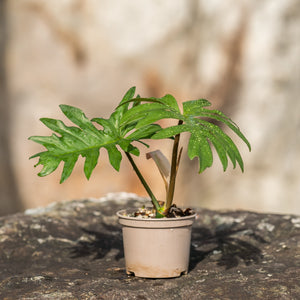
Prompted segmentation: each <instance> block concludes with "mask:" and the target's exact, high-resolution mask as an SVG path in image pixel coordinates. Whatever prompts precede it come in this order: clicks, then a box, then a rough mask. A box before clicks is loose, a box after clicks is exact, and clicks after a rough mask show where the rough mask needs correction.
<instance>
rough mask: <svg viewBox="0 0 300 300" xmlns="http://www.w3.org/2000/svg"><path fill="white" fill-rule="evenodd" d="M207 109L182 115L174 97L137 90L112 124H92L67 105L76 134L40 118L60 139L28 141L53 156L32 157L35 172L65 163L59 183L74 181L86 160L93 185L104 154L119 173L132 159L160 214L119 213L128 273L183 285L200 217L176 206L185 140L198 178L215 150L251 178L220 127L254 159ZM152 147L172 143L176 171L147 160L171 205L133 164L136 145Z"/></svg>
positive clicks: (157, 157)
mask: <svg viewBox="0 0 300 300" xmlns="http://www.w3.org/2000/svg"><path fill="white" fill-rule="evenodd" d="M208 106H210V102H209V101H207V100H205V99H198V100H192V101H186V102H183V104H182V109H180V108H179V105H178V103H177V101H176V99H175V98H174V97H173V96H171V95H165V96H164V97H162V98H154V97H151V98H142V97H140V96H139V95H138V96H136V97H135V87H132V88H130V89H129V90H128V91H127V93H126V94H125V96H124V97H123V99H122V100H121V102H120V104H119V105H118V106H117V108H116V109H115V110H114V111H113V113H112V114H111V116H110V117H109V118H108V119H105V118H93V119H91V120H89V119H88V118H87V117H86V116H85V114H84V113H83V111H82V110H80V109H79V108H75V107H72V106H69V105H60V109H61V110H62V112H63V113H64V115H65V116H66V117H67V118H68V119H69V120H70V121H72V122H73V123H74V124H75V125H76V126H66V125H65V124H64V123H63V122H62V121H61V120H56V119H50V118H41V119H40V120H41V122H42V123H44V124H45V125H46V126H47V127H48V128H50V129H51V130H53V131H54V132H55V133H53V134H52V135H51V136H32V137H30V138H29V139H30V140H32V141H34V142H37V143H39V144H42V145H43V146H44V147H45V148H46V151H44V152H40V153H37V154H35V155H33V156H31V157H30V158H35V157H39V161H38V163H37V164H36V165H35V166H37V165H43V168H42V170H41V171H40V172H39V174H38V175H39V176H46V175H48V174H50V173H52V172H53V171H55V170H56V168H57V167H58V165H59V164H60V163H61V162H64V167H63V171H62V175H61V180H60V183H62V182H64V181H65V180H66V179H67V178H68V177H69V176H70V174H71V173H72V170H73V168H74V166H75V164H76V161H77V159H78V157H79V155H81V156H82V157H84V158H85V164H84V173H85V176H86V178H87V179H89V178H90V176H91V173H92V171H93V170H94V168H95V167H96V165H97V162H98V158H99V150H100V149H101V148H105V149H106V151H107V153H108V157H109V161H110V164H111V165H112V166H113V168H114V169H115V170H117V171H119V169H120V163H121V160H122V153H121V152H123V153H124V154H125V156H126V157H127V158H128V160H129V161H130V163H131V165H132V167H133V169H134V171H135V172H136V174H137V176H138V178H139V180H140V181H141V183H142V184H143V186H144V188H145V190H146V191H147V193H148V195H149V197H150V199H151V202H152V205H153V207H152V208H141V209H140V210H138V211H126V210H123V211H121V212H118V213H117V215H118V217H119V222H120V223H121V224H122V225H123V241H124V253H125V261H126V271H127V273H134V274H135V275H136V276H140V277H152V278H163V277H177V276H180V275H181V274H182V273H187V271H188V262H189V250H190V239H191V226H192V223H193V220H194V218H195V213H194V212H193V211H192V210H190V209H184V210H183V209H179V208H177V207H176V206H175V205H174V204H173V197H174V190H175V180H176V175H177V171H178V166H179V162H180V157H181V153H182V148H180V147H179V142H180V135H181V134H182V133H184V132H188V133H189V134H190V137H189V142H188V146H187V154H188V156H189V158H190V159H193V158H195V157H198V159H199V173H202V172H203V171H204V170H205V169H206V168H209V167H210V166H211V165H212V163H213V155H212V150H211V145H213V146H214V148H215V149H216V153H217V155H218V156H219V158H220V161H221V163H222V165H223V170H224V171H225V170H226V169H227V166H228V158H229V160H230V161H231V162H232V164H233V167H236V165H237V164H238V165H239V167H240V168H241V170H242V171H243V170H244V166H243V160H242V157H241V155H240V152H239V150H238V148H237V147H236V145H235V144H234V142H233V141H232V139H231V138H230V137H229V136H228V135H227V134H226V133H225V132H224V131H223V130H222V129H221V127H220V126H219V124H221V123H223V124H225V125H227V127H229V128H230V129H231V130H232V131H233V132H234V133H235V134H237V136H238V137H240V138H241V139H242V140H243V141H244V142H245V143H246V145H247V146H248V148H249V151H251V146H250V143H249V142H248V140H247V139H246V137H245V136H244V135H243V134H242V132H241V131H240V129H239V128H238V126H237V125H236V124H235V123H234V122H233V121H232V120H231V119H230V118H228V117H227V116H225V115H224V114H223V113H222V112H220V111H218V110H210V109H208V108H207V107H208ZM162 119H171V120H175V121H176V123H175V124H173V125H171V126H168V127H165V128H162V127H161V126H160V125H159V124H157V122H158V121H160V120H162ZM148 139H172V140H173V149H172V156H171V162H170V163H169V162H168V160H167V159H166V157H165V156H164V155H163V154H162V153H161V152H160V151H159V150H156V151H152V152H149V153H148V154H147V158H152V159H153V160H154V161H155V163H156V165H157V167H158V169H159V171H160V174H161V175H162V178H163V180H164V183H165V187H166V199H165V201H162V202H161V201H159V200H158V199H156V197H155V195H154V193H153V192H152V190H151V188H150V187H149V185H148V184H147V182H146V180H145V178H144V177H143V175H142V173H141V172H140V170H139V168H138V167H137V165H136V163H135V161H134V159H133V156H139V154H140V151H139V149H138V147H137V144H139V145H143V146H146V147H149V145H148V144H146V142H145V140H148ZM152 228H154V229H152ZM175 229H176V230H175ZM168 246H169V247H171V248H168ZM175 249H176V251H174V250H175ZM146 251H148V252H146ZM172 254H174V255H175V257H172ZM152 260H153V261H152Z"/></svg>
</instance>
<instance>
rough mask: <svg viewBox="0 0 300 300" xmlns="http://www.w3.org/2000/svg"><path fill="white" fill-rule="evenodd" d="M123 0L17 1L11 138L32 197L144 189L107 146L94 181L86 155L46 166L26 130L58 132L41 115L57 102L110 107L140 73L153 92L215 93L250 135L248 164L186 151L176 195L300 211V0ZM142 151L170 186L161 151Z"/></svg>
mask: <svg viewBox="0 0 300 300" xmlns="http://www.w3.org/2000/svg"><path fill="white" fill-rule="evenodd" d="M117 2H118V4H117V5H116V3H115V2H112V1H108V0H101V1H96V0H86V1H80V0H64V1H58V0H52V1H46V0H22V1H19V0H9V1H8V9H7V15H8V37H9V41H8V45H7V70H8V75H9V77H8V79H9V90H10V101H11V104H12V111H11V114H12V116H13V124H12V126H13V127H12V130H13V134H12V136H11V145H12V149H13V153H12V154H13V158H14V170H15V174H16V176H17V180H18V185H19V188H20V193H21V195H22V198H23V201H24V204H25V206H26V207H36V206H43V205H45V204H47V203H50V202H53V201H60V200H66V199H74V198H84V197H100V196H103V195H104V194H106V193H108V192H118V191H127V192H135V193H138V194H141V195H145V193H144V191H143V189H142V187H141V186H140V184H139V183H138V182H137V180H136V177H135V174H133V172H132V171H131V168H129V169H127V167H128V163H127V162H126V160H125V158H124V161H123V162H122V167H121V171H120V173H119V174H118V173H117V172H116V171H114V170H113V169H112V168H111V167H110V166H109V165H108V162H107V157H106V154H105V153H101V157H100V159H101V163H100V164H99V165H98V167H97V168H96V170H95V171H94V173H93V175H92V177H91V179H90V181H86V179H85V178H84V175H83V171H82V165H80V164H79V166H78V167H76V169H75V171H74V174H72V176H71V177H70V178H69V179H68V180H67V182H65V183H64V184H63V185H59V183H58V181H59V176H60V171H56V172H55V173H54V174H53V175H51V176H48V177H45V178H39V177H37V176H36V173H37V172H38V170H35V169H33V165H34V163H35V162H34V161H32V160H31V161H29V160H28V157H29V156H30V155H32V154H33V153H35V152H37V151H40V150H41V147H39V145H35V144H34V143H32V142H30V141H27V138H28V136H30V135H42V134H48V133H49V134H50V131H48V130H47V129H46V128H45V127H44V126H43V125H42V124H41V123H40V122H39V121H38V119H39V118H40V117H45V116H46V117H55V118H62V114H61V113H60V112H59V108H58V105H59V104H60V103H65V104H71V105H75V106H78V107H81V108H82V109H84V111H85V112H86V114H87V115H88V116H89V117H91V118H92V117H96V116H108V114H109V113H110V111H111V110H112V109H113V108H114V107H115V106H116V105H117V103H118V101H119V100H120V98H121V97H122V95H123V94H124V93H125V91H126V90H127V89H128V88H129V87H131V86H133V85H135V86H137V90H138V93H140V94H142V95H144V96H162V95H164V94H165V93H171V94H173V95H174V96H175V97H176V98H178V99H181V100H188V99H195V98H208V99H209V100H210V101H211V102H212V103H213V106H214V107H216V108H219V109H222V110H223V111H225V112H226V113H227V114H229V115H230V116H231V117H232V118H233V119H234V120H235V121H236V122H237V123H238V124H239V125H240V128H241V130H242V131H243V132H244V133H245V135H246V136H247V137H248V138H249V140H250V142H251V144H252V147H253V151H252V152H251V153H248V152H247V149H246V147H245V146H244V145H243V144H242V143H240V141H237V142H238V144H239V145H240V150H241V152H242V154H243V157H244V162H245V173H244V174H242V173H241V172H240V171H239V170H233V171H232V170H230V171H229V172H227V173H223V171H222V168H221V166H220V163H219V162H218V160H217V159H216V163H215V165H214V167H212V168H211V169H210V170H207V171H205V172H204V173H203V174H201V175H197V162H196V161H193V162H190V161H188V159H187V158H186V157H185V158H184V159H183V164H182V165H181V168H180V176H179V178H178V184H177V196H176V200H177V202H178V203H179V204H182V203H183V199H186V203H187V205H197V206H205V207H213V208H228V209H230V208H242V209H252V210H265V211H275V212H293V213H297V212H298V213H300V201H299V200H300V199H299V198H300V196H299V195H300V172H299V170H300V156H299V153H300V134H299V129H300V121H299V120H300V101H299V100H300V99H299V94H300V91H299V83H300V74H299V73H300V71H299V67H300V61H299V54H300V46H299V36H300V34H299V33H300V32H299V28H300V5H299V1H298V0H285V1H282V0H248V1H247V0H243V1H234V0H229V1H222V0H211V1H204V0H199V1H194V0H190V1H186V0H175V1H174V0H164V1H160V0H155V1H154V0H143V1H138V0H130V1H129V0H123V1H117ZM155 144H156V145H155ZM168 146H169V145H168V144H167V143H164V144H163V145H162V148H163V150H164V151H170V149H169V148H168ZM156 147H157V143H154V149H155V148H156ZM140 161H141V162H140V164H141V165H142V171H143V172H144V173H145V174H146V176H147V178H149V181H150V184H153V186H154V190H155V191H156V193H157V194H158V196H159V197H160V198H163V196H164V191H163V184H162V183H161V182H160V181H157V178H158V177H159V175H158V173H157V172H156V171H153V170H152V166H153V165H152V163H151V162H149V161H146V160H145V159H144V156H143V155H142V156H141V160H140Z"/></svg>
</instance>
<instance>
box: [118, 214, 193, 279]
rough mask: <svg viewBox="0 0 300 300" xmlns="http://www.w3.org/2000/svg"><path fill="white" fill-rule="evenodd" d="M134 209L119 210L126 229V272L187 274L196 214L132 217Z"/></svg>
mask: <svg viewBox="0 0 300 300" xmlns="http://www.w3.org/2000/svg"><path fill="white" fill-rule="evenodd" d="M132 212H133V211H132ZM130 213H131V211H126V210H122V211H119V212H117V216H118V218H119V223H120V224H121V225H122V231H123V245H124V256H125V264H126V273H127V274H133V275H135V276H137V277H143V278H170V277H179V276H181V274H187V273H188V267H189V259H190V244H191V233H192V225H193V223H194V220H195V216H196V214H192V215H190V216H185V217H178V218H160V219H157V218H138V217H130V216H128V214H130Z"/></svg>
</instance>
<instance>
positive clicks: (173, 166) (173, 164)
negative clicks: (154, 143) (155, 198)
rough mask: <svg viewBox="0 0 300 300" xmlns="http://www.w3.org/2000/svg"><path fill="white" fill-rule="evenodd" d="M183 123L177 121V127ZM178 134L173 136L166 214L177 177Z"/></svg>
mask: <svg viewBox="0 0 300 300" xmlns="http://www.w3.org/2000/svg"><path fill="white" fill-rule="evenodd" d="M182 123H183V121H182V120H179V121H178V125H181V124H182ZM179 139H180V133H179V134H176V135H175V138H174V143H173V151H172V162H171V174H170V183H169V190H168V194H167V202H166V207H165V211H166V212H167V211H168V210H169V208H170V207H171V205H172V203H173V198H174V190H175V181H176V175H177V162H178V159H177V157H178V146H179Z"/></svg>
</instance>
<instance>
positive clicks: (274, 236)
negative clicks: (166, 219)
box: [0, 193, 300, 300]
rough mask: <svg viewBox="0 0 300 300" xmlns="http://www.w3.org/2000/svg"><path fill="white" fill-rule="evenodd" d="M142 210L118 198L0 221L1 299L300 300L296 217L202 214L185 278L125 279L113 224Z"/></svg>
mask: <svg viewBox="0 0 300 300" xmlns="http://www.w3.org/2000/svg"><path fill="white" fill-rule="evenodd" d="M143 203H145V201H144V199H142V198H138V197H136V196H134V195H131V194H124V193H123V194H116V195H107V196H106V197H104V198H101V199H87V200H78V201H68V202H59V203H54V204H52V205H50V206H48V207H46V208H40V209H34V210H27V211H26V212H25V213H23V214H15V215H10V216H5V217H2V218H0V270H1V272H0V299H13V300H15V299H186V298H188V299H300V285H299V283H300V216H296V215H275V214H259V213H255V212H248V211H211V210H205V209H199V210H197V219H196V223H195V225H194V227H193V233H192V245H191V261H190V271H189V274H188V275H185V276H182V277H180V278H173V279H143V278H136V277H133V276H128V275H126V273H125V267H124V256H123V249H122V236H121V227H120V225H119V224H118V222H117V217H116V216H115V212H116V211H118V210H120V209H123V208H124V207H130V208H131V207H139V206H141V205H142V204H143ZM174 251H176V249H174ZM145 259H147V258H146V257H145Z"/></svg>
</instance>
